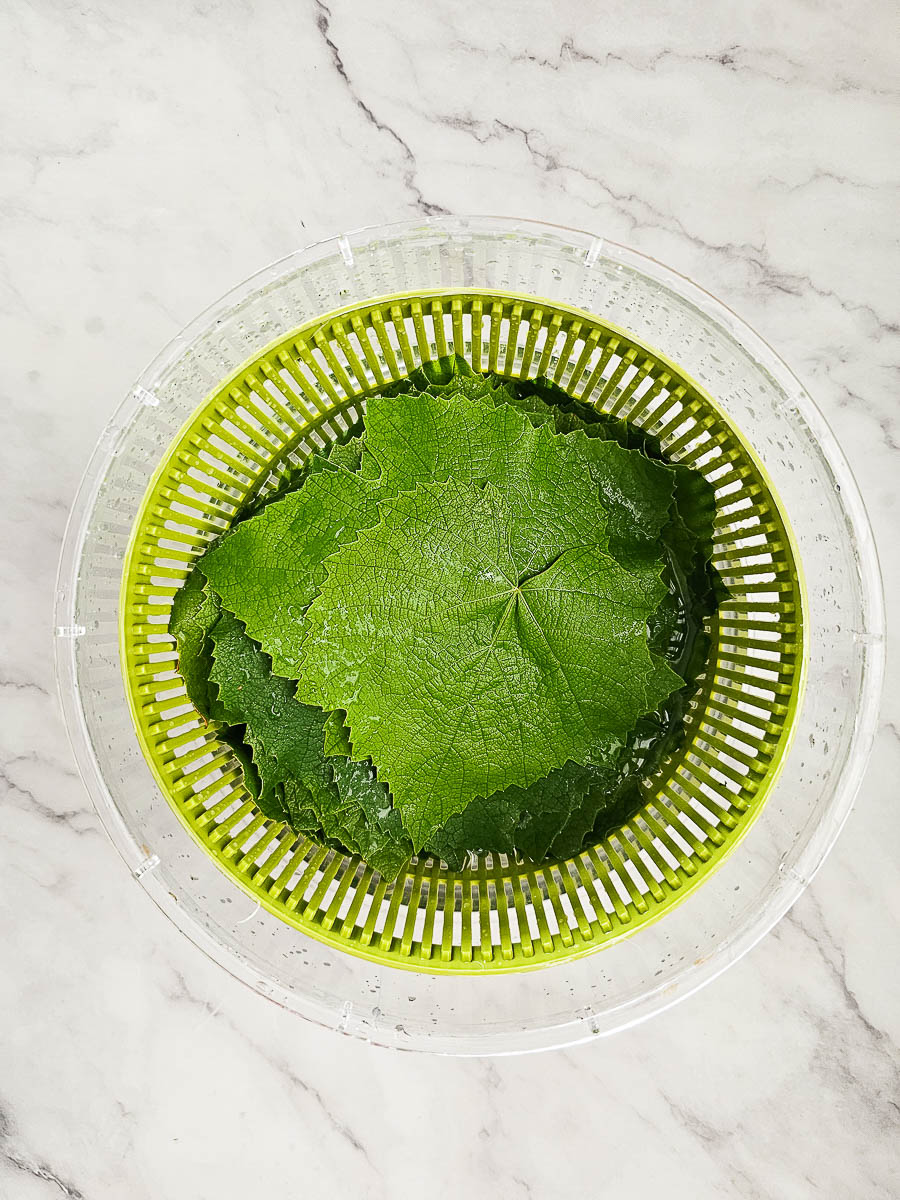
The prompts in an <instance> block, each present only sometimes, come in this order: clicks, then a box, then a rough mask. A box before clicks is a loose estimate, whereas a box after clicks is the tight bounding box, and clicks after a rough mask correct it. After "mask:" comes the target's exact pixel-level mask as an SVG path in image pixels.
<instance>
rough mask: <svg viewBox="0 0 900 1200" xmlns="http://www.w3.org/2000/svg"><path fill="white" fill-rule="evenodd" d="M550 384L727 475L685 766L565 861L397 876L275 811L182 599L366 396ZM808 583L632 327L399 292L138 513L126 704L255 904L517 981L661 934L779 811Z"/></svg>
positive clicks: (677, 761) (743, 462)
mask: <svg viewBox="0 0 900 1200" xmlns="http://www.w3.org/2000/svg"><path fill="white" fill-rule="evenodd" d="M453 352H455V353H457V354H462V355H463V356H464V357H465V358H466V359H467V360H468V361H469V362H470V363H471V364H472V366H473V367H474V368H475V369H476V370H480V371H493V372H495V373H497V374H500V375H507V376H510V377H512V378H517V379H518V378H526V377H533V376H535V375H548V376H550V377H551V378H552V379H554V380H555V381H556V382H557V383H559V384H560V385H561V386H562V387H563V388H565V390H566V391H567V392H568V393H569V394H570V395H571V396H574V397H577V398H578V399H580V400H582V401H585V402H587V403H589V404H591V405H594V406H595V407H596V408H597V409H600V410H602V411H603V412H608V413H613V414H615V415H617V416H622V417H625V418H627V419H628V420H629V421H633V422H634V423H635V424H636V425H637V426H639V427H640V428H641V429H644V430H647V431H648V432H651V433H653V434H655V435H656V436H657V437H658V438H660V440H661V442H662V445H663V448H664V450H665V452H666V454H667V455H668V456H669V457H670V458H671V459H672V460H674V461H678V462H685V463H688V464H689V465H691V466H693V467H695V468H697V469H698V470H701V471H702V472H703V473H704V474H705V475H706V477H707V478H708V479H709V480H710V481H711V482H713V483H714V485H715V487H716V492H717V498H718V505H719V510H718V518H717V526H716V537H715V553H714V562H715V565H716V566H717V567H718V569H719V571H720V572H721V574H722V576H723V578H724V580H725V582H726V583H727V585H728V587H729V589H730V592H731V595H730V598H729V599H728V600H727V601H726V602H725V603H724V605H723V607H722V609H721V610H720V612H719V616H718V620H717V621H716V622H715V624H714V627H713V628H712V630H711V631H710V632H711V636H712V645H713V650H712V654H711V658H710V662H709V664H708V667H707V670H706V673H705V675H704V676H703V677H702V678H701V679H700V681H699V684H698V688H697V691H696V694H695V696H694V698H693V700H692V702H691V705H690V710H689V714H688V718H687V732H686V740H685V743H684V745H683V747H682V749H681V751H680V752H679V753H678V755H677V756H674V757H673V758H671V759H670V760H669V761H667V762H666V763H664V764H663V766H662V767H661V768H660V769H659V771H658V772H657V773H656V774H655V775H654V776H653V777H652V778H651V779H650V780H648V781H647V785H646V792H645V803H644V805H643V807H642V808H641V810H640V812H639V813H637V815H636V816H634V817H633V818H632V819H631V820H630V821H628V822H627V823H626V824H624V825H623V826H622V827H621V828H619V829H617V830H616V831H615V832H614V833H613V834H611V835H610V836H609V837H607V838H606V839H605V840H604V841H603V842H601V843H599V844H597V845H596V846H592V847H591V848H590V849H588V850H585V851H583V852H582V853H581V854H579V855H576V856H575V857H573V858H570V859H567V860H565V861H559V862H554V863H544V864H542V865H540V866H535V865H534V864H531V863H522V862H516V861H509V860H508V859H507V857H506V856H505V855H499V856H487V857H485V858H482V859H481V860H480V861H478V863H477V864H476V865H475V867H474V869H472V870H467V871H462V872H451V871H448V870H446V869H444V868H442V867H441V864H440V863H438V862H435V861H434V860H432V859H430V858H420V859H418V860H413V862H412V863H411V865H410V867H409V870H408V872H407V874H405V875H402V876H401V877H400V878H399V879H398V880H397V881H396V882H395V883H394V884H386V883H385V881H384V880H383V879H381V878H380V876H378V875H377V874H375V873H374V872H373V871H371V870H370V869H369V868H368V867H366V865H365V864H364V863H363V862H361V860H360V859H359V858H356V857H348V856H345V855H343V854H341V853H338V852H336V851H334V850H332V849H329V848H328V847H325V846H320V845H317V844H316V843H315V842H313V841H310V840H309V839H308V838H305V837H298V836H297V835H295V834H294V833H293V832H292V831H291V830H290V829H288V828H287V827H286V826H284V825H281V824H279V823H277V822H274V821H271V820H269V819H267V818H266V817H264V816H263V815H262V814H261V813H260V812H259V810H258V809H257V808H256V807H255V805H254V804H253V801H252V800H251V798H250V796H249V795H248V793H247V792H246V790H245V789H244V787H243V783H242V778H241V771H240V768H239V766H238V764H237V762H236V760H235V759H234V757H233V756H232V754H231V751H230V750H229V748H228V747H227V746H226V745H225V744H224V743H222V742H221V741H220V740H219V739H218V737H217V736H216V729H215V727H214V726H209V727H207V726H206V725H204V723H203V722H202V721H201V720H200V718H199V716H198V714H197V713H196V712H195V710H194V709H193V707H192V706H191V704H190V703H189V702H188V700H187V699H186V696H185V692H184V687H183V686H182V685H181V681H180V679H179V677H178V675H177V672H176V671H175V659H176V654H175V650H174V646H173V643H172V638H171V637H170V636H169V634H168V621H169V611H170V607H171V603H172V598H173V596H174V594H175V591H176V590H177V588H178V587H179V586H180V585H181V583H182V582H183V581H184V579H185V576H186V575H187V573H188V571H189V570H190V568H191V564H192V563H193V561H194V560H195V559H196V558H197V557H198V555H199V554H201V553H202V551H203V550H204V548H205V546H206V545H207V543H208V542H209V541H210V539H211V538H213V537H215V536H217V535H218V534H219V533H220V532H221V530H223V529H224V528H226V527H227V526H228V524H229V522H230V520H231V518H232V516H233V514H234V512H235V510H236V508H237V507H238V505H239V504H240V503H241V502H242V501H243V500H244V499H245V498H247V496H248V495H249V494H251V493H254V494H256V493H260V492H262V493H264V492H265V491H266V490H267V489H268V488H270V487H272V486H274V484H275V482H276V481H277V477H278V471H279V468H280V467H282V466H284V464H285V463H286V462H288V461H290V462H292V463H299V462H302V460H303V459H304V458H305V456H306V455H308V454H309V453H310V452H311V451H313V450H314V449H316V448H321V447H322V446H323V445H326V444H328V443H329V442H331V441H333V440H335V439H336V438H338V437H340V435H341V433H342V431H343V430H344V429H346V427H347V425H348V423H349V422H351V421H353V420H355V419H356V418H357V417H358V416H359V415H360V412H361V409H362V407H363V405H364V402H365V396H366V394H367V393H370V392H372V391H373V390H375V389H377V388H379V387H381V386H383V385H384V384H386V383H389V382H391V381H393V380H397V379H400V378H403V377H405V376H406V375H408V374H409V373H410V372H411V371H412V370H414V369H415V367H417V366H418V365H419V364H420V363H421V362H422V361H424V360H430V359H434V358H437V357H441V356H443V355H446V354H449V353H453ZM802 612H803V604H802V580H801V576H800V571H799V564H798V562H797V557H796V552H795V549H794V546H793V542H792V539H791V535H790V531H789V529H788V526H787V522H786V520H785V517H784V514H783V513H782V511H781V508H780V505H779V502H778V498H777V496H776V495H775V494H774V491H773V489H772V486H771V483H770V481H769V480H768V478H767V476H766V474H765V471H764V470H763V468H762V466H761V465H760V463H759V462H758V460H757V458H756V456H755V455H754V453H753V451H752V449H751V448H750V447H749V446H747V445H746V443H745V442H744V441H743V440H742V438H741V436H740V434H739V433H738V431H737V430H736V429H735V428H734V427H733V426H732V425H731V424H730V423H729V421H728V419H727V418H726V416H725V415H724V414H723V413H722V412H721V410H720V409H719V408H718V407H717V405H716V404H715V402H714V401H713V400H712V399H711V397H710V396H708V395H707V394H706V393H705V392H704V391H703V390H702V389H701V388H700V387H698V385H697V384H696V383H694V382H693V381H692V380H690V379H689V378H688V377H687V376H686V375H685V374H684V373H683V372H682V371H680V370H679V369H678V367H677V366H676V365H675V364H674V363H672V362H670V361H668V360H667V359H665V358H664V357H663V356H662V355H660V354H658V353H657V352H656V351H654V350H652V349H651V348H650V347H648V346H644V345H642V344H641V343H639V342H637V341H635V340H634V339H633V338H631V337H629V335H628V334H627V333H625V332H624V331H623V330H621V329H617V328H615V327H614V326H611V325H609V324H607V323H606V322H604V321H601V320H599V319H598V318H596V317H593V316H590V315H589V314H587V313H585V312H581V311H579V310H577V309H574V308H568V307H564V306H561V305H559V304H553V303H550V302H547V301H543V300H540V299H538V298H535V297H529V296H518V295H507V294H503V293H493V292H485V291H459V292H452V293H438V294H433V293H418V294H414V295H413V294H405V295H397V296H389V297H383V298H380V299H378V300H376V301H373V302H371V303H369V304H366V305H363V306H357V307H354V308H348V309H345V310H340V311H339V312H335V313H331V314H329V315H328V316H325V317H322V318H320V319H318V320H316V321H314V322H311V323H309V324H307V325H304V326H302V327H301V328H299V329H296V330H294V331H293V332H292V333H290V334H289V335H288V336H287V337H284V338H282V339H281V340H280V341H278V342H277V343H276V344H273V345H272V346H270V347H269V348H268V349H267V350H266V351H264V352H263V353H262V354H261V355H259V356H258V357H257V358H255V359H253V360H252V361H251V362H248V363H246V364H245V365H244V366H243V367H242V368H241V369H240V370H239V371H237V372H236V373H235V374H234V375H233V376H232V377H231V378H230V379H228V380H227V381H225V382H224V383H223V384H222V385H221V386H220V387H219V388H218V390H217V391H216V392H214V393H213V394H212V395H211V396H210V397H209V398H208V399H207V400H206V401H204V403H203V404H202V405H201V406H200V408H199V409H198V410H197V411H196V412H195V413H194V415H193V416H192V417H191V419H190V421H189V422H188V423H187V425H186V426H185V427H184V428H183V429H182V431H181V433H180V434H179V436H178V437H177V438H176V440H175V442H174V444H173V445H172V446H171V448H170V450H169V452H168V453H167V454H166V456H165V458H164V459H163V461H162V462H161V463H160V465H159V468H158V469H157V471H156V473H155V475H154V477H153V479H152V480H151V483H150V486H149V488H148V490H147V493H146V496H145V498H144V501H143V504H142V506H141V509H140V511H139V513H138V516H137V519H136V521H135V525H134V529H133V531H132V535H131V542H130V545H129V550H128V554H127V556H126V561H125V568H124V575H123V581H122V597H121V605H120V617H121V630H120V633H121V656H122V665H123V670H124V674H125V683H126V690H127V693H128V697H129V703H130V705H131V710H132V715H133V717H134V723H135V727H136V729H137V734H138V738H139V740H140V743H141V747H142V749H143V751H144V754H145V756H146V758H147V761H148V763H149V764H150V767H151V769H152V770H153V773H154V775H155V777H156V779H157V781H158V782H159V786H160V788H161V789H162V792H163V794H164V796H165V797H166V799H167V800H168V802H169V804H170V805H171V806H172V808H173V809H174V810H175V812H176V813H177V814H178V816H179V817H180V819H181V820H182V822H183V823H184V825H185V826H186V827H187V829H188V830H189V831H190V833H191V834H192V835H193V837H194V838H196V840H197V841H198V842H199V843H200V844H201V846H203V847H204V849H205V850H206V851H207V852H208V853H209V854H211V855H212V856H213V857H214V858H215V860H216V862H217V863H218V864H219V865H220V867H221V868H222V869H223V870H224V871H226V872H227V873H228V874H229V875H230V876H231V877H232V878H233V879H234V880H235V882H236V883H238V884H239V885H240V886H241V887H242V888H243V889H244V890H245V891H246V892H248V893H249V894H250V895H251V896H252V897H254V899H256V900H258V901H259V902H260V903H261V904H262V905H264V906H265V907H266V908H267V909H268V910H269V911H270V912H272V913H274V914H276V915H277V916H278V917H280V918H282V919H283V920H284V921H287V922H288V923H290V924H291V925H294V926H296V928H297V929H299V930H302V931H303V932H304V933H307V934H310V935H311V936H313V937H316V938H318V939H320V940H322V941H325V942H328V943H330V944H331V945H332V946H335V947H339V948H340V949H342V950H346V951H350V952H352V953H354V954H358V955H360V956H362V957H364V958H368V959H371V960H373V961H377V962H380V963H387V964H390V965H392V966H397V967H406V968H410V969H414V970H418V971H426V972H430V973H435V972H470V973H480V972H483V971H511V970H521V969H524V968H530V967H539V966H543V965H546V964H548V963H552V962H558V961H560V960H561V959H567V958H573V957H576V956H579V955H583V954H586V953H589V952H591V951H593V950H597V949H599V948H601V947H602V946H604V945H607V944H609V943H610V942H611V941H613V940H615V939H618V938H621V937H623V936H625V935H627V934H629V933H631V932H633V931H634V930H637V929H640V928H641V927H642V926H643V925H646V924H647V923H649V922H651V921H654V920H656V919H657V918H659V917H660V916H662V915H663V914H665V912H666V911H667V910H668V909H670V908H671V907H672V906H673V905H675V904H676V903H678V902H679V901H680V900H681V899H682V898H684V897H685V896H686V895H687V894H689V893H690V891H691V890H692V889H693V888H695V887H696V886H697V885H698V884H699V883H701V882H702V880H703V879H704V878H705V877H706V876H707V875H708V874H709V873H710V872H711V871H713V870H715V869H716V867H718V866H719V865H720V864H721V863H722V861H723V860H724V859H725V857H726V856H727V855H728V854H729V852H730V851H731V850H733V849H734V847H735V846H736V845H737V843H738V842H739V840H740V839H741V837H742V836H743V835H744V834H745V833H746V832H747V829H748V828H749V826H750V824H751V823H752V821H753V819H754V817H755V816H756V815H757V814H758V812H759V810H760V807H761V805H762V804H763V802H764V800H765V797H766V795H767V793H768V792H769V791H770V789H771V787H772V784H773V782H774V780H775V778H776V775H777V773H778V770H779V766H780V764H781V762H782V760H783V758H784V755H785V752H786V750H787V746H788V743H789V739H790V731H791V727H792V723H793V717H794V714H795V713H796V711H797V708H798V704H799V700H800V693H801V689H802V678H803V664H804V637H803V622H802Z"/></svg>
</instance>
